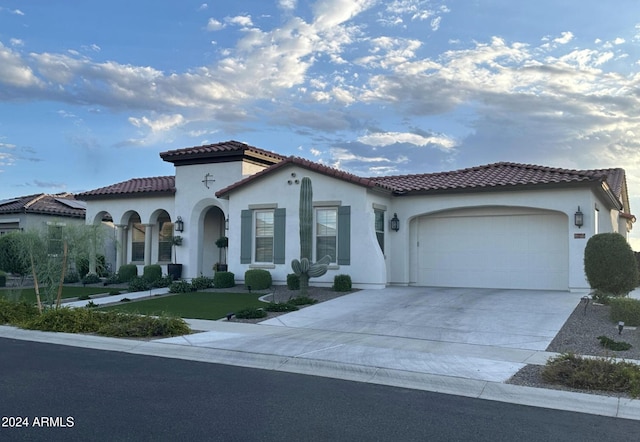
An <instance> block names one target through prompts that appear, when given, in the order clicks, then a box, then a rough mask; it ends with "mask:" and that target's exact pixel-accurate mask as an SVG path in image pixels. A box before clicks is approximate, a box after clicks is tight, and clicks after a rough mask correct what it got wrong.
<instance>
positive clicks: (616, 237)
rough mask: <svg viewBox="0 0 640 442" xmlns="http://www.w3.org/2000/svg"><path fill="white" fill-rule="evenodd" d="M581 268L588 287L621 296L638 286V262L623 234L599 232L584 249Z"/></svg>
mask: <svg viewBox="0 0 640 442" xmlns="http://www.w3.org/2000/svg"><path fill="white" fill-rule="evenodd" d="M584 271H585V274H586V276H587V280H588V281H589V284H590V285H591V287H592V288H594V289H596V290H601V291H603V292H605V293H611V294H612V295H614V296H621V295H625V294H627V293H629V292H630V291H631V290H633V289H634V288H636V287H637V286H638V276H639V273H638V265H637V261H636V258H635V256H634V254H633V251H632V250H631V247H630V246H629V243H627V240H626V239H625V238H624V236H622V235H620V234H619V233H599V234H597V235H593V236H592V237H591V238H589V241H588V242H587V246H586V247H585V249H584Z"/></svg>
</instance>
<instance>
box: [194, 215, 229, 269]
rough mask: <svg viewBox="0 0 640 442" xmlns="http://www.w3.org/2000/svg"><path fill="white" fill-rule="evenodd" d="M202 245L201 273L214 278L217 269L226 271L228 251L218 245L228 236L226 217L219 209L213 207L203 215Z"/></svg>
mask: <svg viewBox="0 0 640 442" xmlns="http://www.w3.org/2000/svg"><path fill="white" fill-rule="evenodd" d="M201 225H202V235H200V238H202V243H201V244H200V250H199V252H200V259H199V261H200V266H199V267H200V268H199V273H201V274H203V275H205V276H213V274H214V272H215V269H218V270H224V266H225V265H227V260H226V258H227V255H226V253H227V250H226V248H221V247H218V246H217V245H216V241H218V239H219V238H221V237H223V236H226V233H225V216H224V213H223V212H222V210H221V209H220V208H219V207H215V206H211V207H208V208H207V209H205V210H204V212H203V215H202V224H201Z"/></svg>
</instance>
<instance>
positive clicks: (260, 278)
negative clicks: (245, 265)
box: [244, 269, 272, 290]
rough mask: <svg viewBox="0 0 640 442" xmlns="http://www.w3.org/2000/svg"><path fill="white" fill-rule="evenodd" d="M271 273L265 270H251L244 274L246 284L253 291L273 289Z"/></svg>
mask: <svg viewBox="0 0 640 442" xmlns="http://www.w3.org/2000/svg"><path fill="white" fill-rule="evenodd" d="M271 282H272V280H271V273H269V271H268V270H264V269H251V270H247V271H246V272H244V284H245V285H246V286H247V287H251V290H264V289H268V288H269V287H271Z"/></svg>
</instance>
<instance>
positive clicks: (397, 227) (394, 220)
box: [389, 213, 400, 232]
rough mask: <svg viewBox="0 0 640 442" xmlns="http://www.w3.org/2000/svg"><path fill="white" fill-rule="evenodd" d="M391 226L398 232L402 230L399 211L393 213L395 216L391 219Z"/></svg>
mask: <svg viewBox="0 0 640 442" xmlns="http://www.w3.org/2000/svg"><path fill="white" fill-rule="evenodd" d="M389 227H390V228H391V230H393V231H394V232H397V231H398V230H400V220H399V219H398V214H397V213H394V214H393V218H391V220H389Z"/></svg>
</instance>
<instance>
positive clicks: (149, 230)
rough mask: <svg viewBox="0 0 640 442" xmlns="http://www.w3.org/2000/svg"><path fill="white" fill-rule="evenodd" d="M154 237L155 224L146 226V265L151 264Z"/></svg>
mask: <svg viewBox="0 0 640 442" xmlns="http://www.w3.org/2000/svg"><path fill="white" fill-rule="evenodd" d="M152 235H153V224H145V225H144V265H146V266H148V265H150V264H151V243H152V240H153V238H152Z"/></svg>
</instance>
